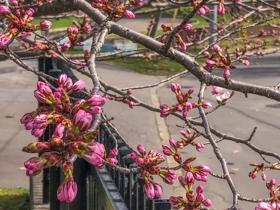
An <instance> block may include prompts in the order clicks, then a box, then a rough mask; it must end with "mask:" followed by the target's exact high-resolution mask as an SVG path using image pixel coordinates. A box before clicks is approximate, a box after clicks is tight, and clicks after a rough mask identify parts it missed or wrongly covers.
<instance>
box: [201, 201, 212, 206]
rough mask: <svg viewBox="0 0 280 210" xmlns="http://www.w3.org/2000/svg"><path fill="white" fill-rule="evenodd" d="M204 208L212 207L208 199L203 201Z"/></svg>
mask: <svg viewBox="0 0 280 210" xmlns="http://www.w3.org/2000/svg"><path fill="white" fill-rule="evenodd" d="M203 204H204V206H206V207H209V206H212V201H211V200H210V199H205V200H204V201H203Z"/></svg>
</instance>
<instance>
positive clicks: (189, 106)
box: [185, 102, 193, 111]
mask: <svg viewBox="0 0 280 210" xmlns="http://www.w3.org/2000/svg"><path fill="white" fill-rule="evenodd" d="M185 107H186V110H187V111H190V110H191V109H192V108H193V106H192V103H190V102H186V106H185Z"/></svg>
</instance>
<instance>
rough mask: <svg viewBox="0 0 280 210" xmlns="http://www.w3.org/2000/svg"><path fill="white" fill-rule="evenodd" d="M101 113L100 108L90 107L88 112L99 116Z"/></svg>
mask: <svg viewBox="0 0 280 210" xmlns="http://www.w3.org/2000/svg"><path fill="white" fill-rule="evenodd" d="M101 111H102V108H101V107H100V106H91V107H90V109H89V111H88V112H89V113H91V114H99V113H101Z"/></svg>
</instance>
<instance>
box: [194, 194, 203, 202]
mask: <svg viewBox="0 0 280 210" xmlns="http://www.w3.org/2000/svg"><path fill="white" fill-rule="evenodd" d="M204 199H205V197H204V195H203V194H202V193H198V194H197V196H196V200H197V201H198V202H202V201H203V200H204Z"/></svg>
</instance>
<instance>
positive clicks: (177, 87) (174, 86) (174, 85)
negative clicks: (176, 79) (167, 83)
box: [171, 83, 182, 92]
mask: <svg viewBox="0 0 280 210" xmlns="http://www.w3.org/2000/svg"><path fill="white" fill-rule="evenodd" d="M181 89H182V87H181V85H180V84H178V83H171V90H172V91H173V92H177V91H179V90H181Z"/></svg>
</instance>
